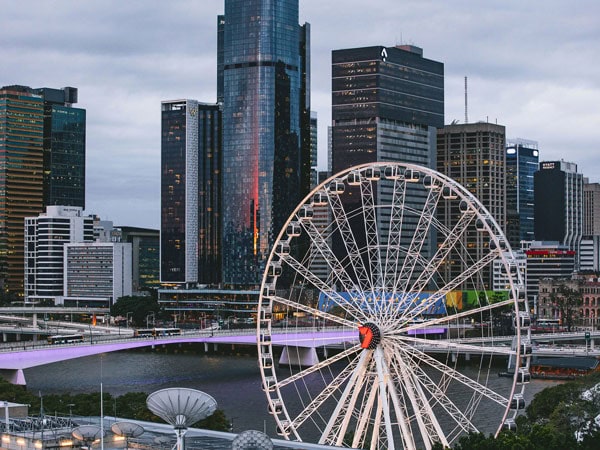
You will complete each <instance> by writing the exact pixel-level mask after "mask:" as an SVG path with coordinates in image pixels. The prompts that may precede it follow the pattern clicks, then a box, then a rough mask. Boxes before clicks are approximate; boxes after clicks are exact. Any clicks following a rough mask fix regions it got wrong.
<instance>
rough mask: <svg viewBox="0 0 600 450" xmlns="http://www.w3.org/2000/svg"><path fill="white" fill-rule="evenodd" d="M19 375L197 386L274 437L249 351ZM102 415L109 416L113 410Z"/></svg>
mask: <svg viewBox="0 0 600 450" xmlns="http://www.w3.org/2000/svg"><path fill="white" fill-rule="evenodd" d="M25 378H26V380H27V389H29V390H31V391H32V392H36V393H37V392H38V391H39V392H41V393H42V394H55V393H71V394H77V393H87V392H98V391H99V390H100V383H102V386H103V390H104V392H108V393H110V394H111V395H113V396H119V395H122V394H125V393H127V392H146V393H148V394H149V393H151V392H154V391H156V390H159V389H164V388H169V387H186V388H192V389H198V390H201V391H203V392H206V393H208V394H210V395H211V396H213V397H214V398H215V400H216V401H217V404H218V407H219V408H220V409H222V410H224V412H225V414H226V416H227V417H228V418H229V419H230V420H231V421H232V422H233V431H234V432H241V431H244V430H249V429H254V430H260V431H266V432H267V433H268V434H269V435H271V436H273V437H276V434H275V432H274V431H275V421H274V420H273V418H272V417H271V416H270V415H269V414H268V412H267V402H266V398H265V394H264V392H263V391H262V390H261V381H260V372H259V369H258V364H257V360H256V356H252V355H244V354H202V353H191V352H188V353H165V352H164V351H126V352H113V353H106V354H102V355H96V356H90V357H85V358H79V359H73V360H69V361H63V362H59V363H54V364H48V365H45V366H40V367H35V368H31V369H27V370H25ZM502 380H506V382H508V380H507V379H502ZM493 381H494V382H495V383H498V382H500V380H497V381H496V380H493ZM555 384H556V382H552V381H547V380H532V382H531V383H530V384H529V385H528V386H527V389H526V401H527V402H529V401H530V400H531V399H532V398H533V396H534V394H535V393H537V392H539V391H540V390H542V389H544V388H545V387H548V386H553V385H555ZM105 413H106V414H107V415H112V414H113V413H114V411H106V412H105ZM116 414H117V416H118V414H119V411H116ZM478 414H485V411H479V412H478ZM491 422H493V423H495V426H497V419H496V420H494V419H493V418H492V420H491ZM492 431H493V430H487V431H486V432H492Z"/></svg>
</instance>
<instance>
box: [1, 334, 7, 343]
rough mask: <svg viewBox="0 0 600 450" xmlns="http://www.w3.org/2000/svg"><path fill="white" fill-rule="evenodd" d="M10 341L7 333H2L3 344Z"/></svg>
mask: <svg viewBox="0 0 600 450" xmlns="http://www.w3.org/2000/svg"><path fill="white" fill-rule="evenodd" d="M7 341H8V335H7V334H6V333H2V342H7Z"/></svg>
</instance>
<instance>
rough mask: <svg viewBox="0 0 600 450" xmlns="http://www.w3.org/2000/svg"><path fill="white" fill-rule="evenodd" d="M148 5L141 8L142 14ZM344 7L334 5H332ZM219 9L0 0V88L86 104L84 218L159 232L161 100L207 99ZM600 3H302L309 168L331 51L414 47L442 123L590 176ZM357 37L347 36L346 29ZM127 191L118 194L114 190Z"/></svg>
mask: <svg viewBox="0 0 600 450" xmlns="http://www.w3.org/2000/svg"><path fill="white" fill-rule="evenodd" d="M148 5H151V8H149V7H148ZM342 6H343V8H342ZM223 12H224V3H223V2H222V1H216V2H192V1H175V2H170V3H169V4H168V5H163V4H162V3H160V2H141V1H137V2H128V3H126V4H122V3H119V2H116V1H99V2H94V3H91V2H86V3H80V2H75V1H72V0H64V1H61V2H52V3H48V2H43V1H38V0H26V1H25V2H22V3H12V2H6V3H5V4H3V16H2V18H0V24H1V25H2V26H1V27H0V39H2V42H3V44H4V45H3V46H2V48H0V56H1V57H2V60H3V61H4V62H5V63H4V64H3V67H2V69H3V70H2V71H0V84H1V85H11V84H22V85H28V86H39V87H42V86H44V87H46V86H47V87H54V88H61V87H65V86H74V87H77V88H78V89H79V102H78V104H77V106H78V107H80V108H84V109H86V110H87V173H86V179H87V185H86V191H87V194H86V212H88V213H94V214H98V215H100V216H101V217H102V218H103V219H106V220H112V221H113V222H114V223H115V225H129V226H140V227H149V228H159V223H160V105H161V101H163V100H166V99H176V98H195V99H198V100H199V101H201V102H214V101H215V100H216V96H217V83H216V76H217V73H216V61H217V52H216V48H217V16H218V14H222V13H223ZM598 12H600V5H597V4H596V3H594V2H592V1H581V2H577V3H575V4H570V3H565V2H560V1H555V2H546V3H545V6H544V8H543V9H541V10H540V9H538V8H537V7H536V6H535V5H529V4H522V3H518V4H517V3H514V4H512V3H510V2H509V3H508V4H507V3H506V2H499V1H493V2H486V3H485V4H479V3H474V2H467V1H459V2H452V3H451V4H450V3H446V2H436V1H430V2H419V1H414V2H411V1H409V2H403V3H402V4H398V3H396V2H394V1H379V2H376V3H375V4H369V6H368V8H365V5H364V3H363V2H358V1H345V2H343V3H342V2H341V1H338V0H332V1H330V2H327V3H326V4H322V3H319V2H315V1H313V0H304V1H303V0H301V1H300V23H304V22H308V23H310V24H311V35H312V36H311V56H312V73H311V79H312V84H311V91H312V110H313V111H315V112H317V114H318V119H319V167H320V168H325V167H326V159H325V158H326V143H327V134H326V129H327V126H328V125H330V124H331V51H332V50H336V49H344V48H350V47H363V46H370V45H385V46H391V45H394V44H414V45H417V46H419V47H421V48H423V52H424V55H423V56H424V57H425V58H430V59H434V60H437V61H440V62H442V63H444V65H445V118H446V119H445V120H446V123H450V122H452V121H453V120H458V121H459V123H463V122H464V119H465V98H464V77H465V76H467V77H468V118H469V122H476V121H480V120H482V121H486V120H488V121H489V122H492V123H496V121H497V123H498V124H501V125H504V126H506V133H507V138H509V139H512V138H526V139H532V140H535V141H538V142H539V148H540V161H552V160H560V159H561V158H562V159H565V160H566V161H571V162H574V163H576V164H577V165H578V167H579V171H580V172H582V173H583V175H584V176H586V177H588V178H590V181H592V182H597V181H600V158H598V157H597V156H595V150H596V148H597V143H596V141H597V139H594V138H596V137H597V133H594V125H595V124H596V123H598V122H599V120H600V117H599V115H600V113H599V111H598V108H597V106H596V105H597V104H598V103H599V102H600V83H599V82H598V80H599V79H600V77H599V76H598V75H600V64H599V63H596V61H595V58H594V57H593V56H594V50H595V48H596V47H595V45H594V44H597V43H598V42H599V41H600V39H599V37H600V26H599V25H600V19H599V17H600V15H599V14H598ZM349 28H350V29H354V30H356V32H348V29H349ZM123 193H128V195H123Z"/></svg>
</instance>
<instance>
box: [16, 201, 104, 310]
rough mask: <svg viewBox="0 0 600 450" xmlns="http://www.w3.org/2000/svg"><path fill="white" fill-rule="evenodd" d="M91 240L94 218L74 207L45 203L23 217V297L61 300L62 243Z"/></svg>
mask: <svg viewBox="0 0 600 450" xmlns="http://www.w3.org/2000/svg"><path fill="white" fill-rule="evenodd" d="M93 241H94V218H93V217H91V216H87V217H86V216H84V215H83V210H82V209H81V208H80V207H77V206H48V207H46V212H45V213H42V214H40V215H39V216H37V217H26V218H25V299H26V301H28V302H46V301H49V302H51V303H52V304H59V305H60V304H62V303H63V288H64V286H63V284H64V276H63V257H64V245H65V244H70V243H76V242H93Z"/></svg>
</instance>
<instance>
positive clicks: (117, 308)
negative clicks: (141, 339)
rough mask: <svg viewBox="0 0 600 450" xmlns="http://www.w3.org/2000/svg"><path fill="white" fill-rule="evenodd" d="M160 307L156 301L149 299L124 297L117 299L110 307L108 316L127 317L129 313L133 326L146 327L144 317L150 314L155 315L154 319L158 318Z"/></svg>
mask: <svg viewBox="0 0 600 450" xmlns="http://www.w3.org/2000/svg"><path fill="white" fill-rule="evenodd" d="M160 311H161V309H160V305H159V304H158V301H156V300H153V299H152V298H149V297H137V296H130V295H128V296H125V297H121V298H119V299H118V300H117V301H116V302H115V303H114V304H113V305H112V306H111V307H110V315H111V316H113V317H116V316H122V317H127V314H128V313H131V320H132V322H133V325H134V326H138V327H144V326H146V317H148V315H150V314H151V313H154V314H155V319H156V318H158V317H159V313H160Z"/></svg>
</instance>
